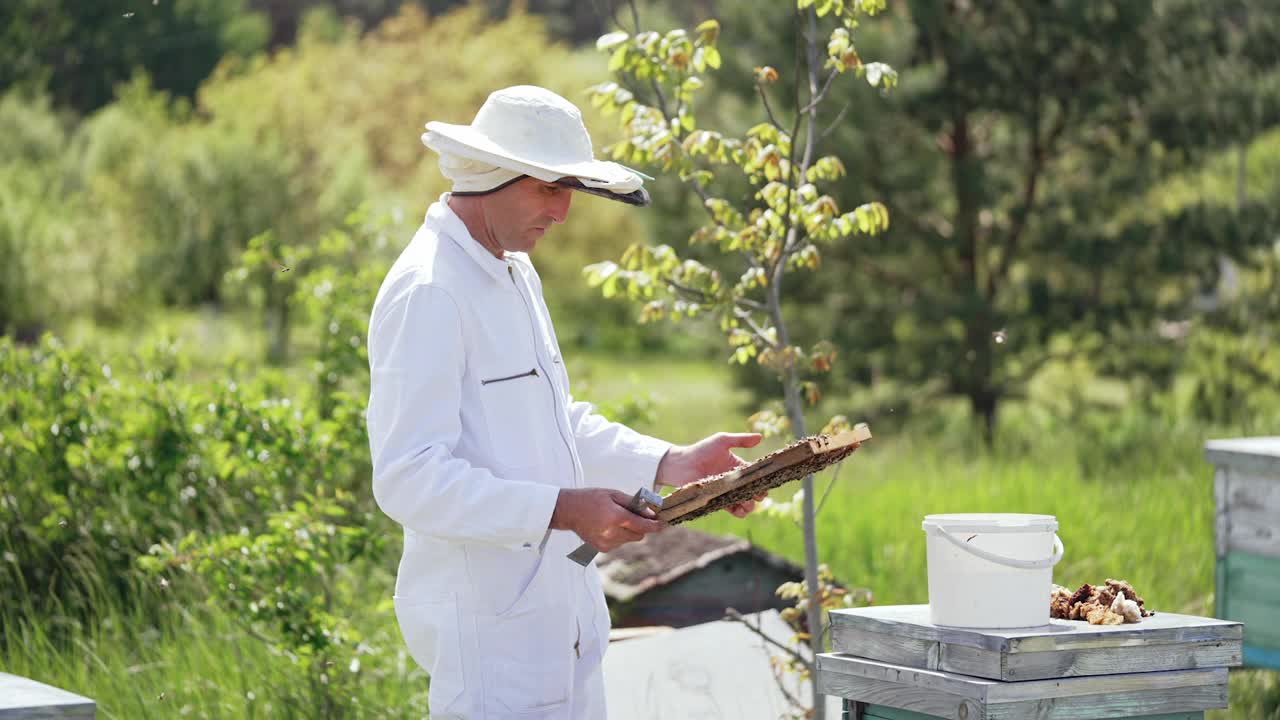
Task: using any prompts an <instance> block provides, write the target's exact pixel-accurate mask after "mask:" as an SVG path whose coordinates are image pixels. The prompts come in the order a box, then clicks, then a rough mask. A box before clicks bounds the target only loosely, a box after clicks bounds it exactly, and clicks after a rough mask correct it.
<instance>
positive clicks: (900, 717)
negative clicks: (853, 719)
mask: <svg viewBox="0 0 1280 720" xmlns="http://www.w3.org/2000/svg"><path fill="white" fill-rule="evenodd" d="M862 717H864V718H866V719H867V720H935V717H936V716H934V715H924V714H922V713H918V712H913V711H911V710H902V709H900V708H894V707H889V706H888V705H868V706H867V709H866V711H865V712H863V714H862Z"/></svg>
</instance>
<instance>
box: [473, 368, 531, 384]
mask: <svg viewBox="0 0 1280 720" xmlns="http://www.w3.org/2000/svg"><path fill="white" fill-rule="evenodd" d="M527 377H538V368H531V369H530V370H529V372H522V373H520V374H519V375H508V376H506V377H500V378H491V379H489V380H481V381H480V384H481V385H488V384H489V383H499V382H506V381H508V380H519V379H520V378H527Z"/></svg>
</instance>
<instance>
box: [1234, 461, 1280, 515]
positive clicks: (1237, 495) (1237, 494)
mask: <svg viewBox="0 0 1280 720" xmlns="http://www.w3.org/2000/svg"><path fill="white" fill-rule="evenodd" d="M1227 472H1229V473H1230V474H1231V486H1230V489H1229V491H1228V492H1227V496H1226V498H1225V499H1226V505H1228V506H1229V507H1230V508H1231V511H1232V512H1235V511H1237V510H1247V511H1255V512H1260V513H1271V514H1272V516H1273V517H1277V518H1278V519H1280V475H1260V474H1258V473H1252V472H1246V471H1242V470H1236V469H1233V468H1227Z"/></svg>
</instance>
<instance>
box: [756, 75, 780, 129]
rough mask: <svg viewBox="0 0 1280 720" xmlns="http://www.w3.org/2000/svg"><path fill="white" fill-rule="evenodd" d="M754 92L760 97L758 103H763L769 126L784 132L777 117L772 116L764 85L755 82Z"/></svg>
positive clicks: (771, 108)
mask: <svg viewBox="0 0 1280 720" xmlns="http://www.w3.org/2000/svg"><path fill="white" fill-rule="evenodd" d="M756 92H757V93H759V95H760V102H762V103H764V111H765V113H766V114H767V115H768V116H769V122H770V124H772V125H773V126H774V127H776V128H778V131H779V132H786V129H785V128H783V127H782V123H780V122H778V117H777V116H776V115H774V114H773V105H772V104H771V103H770V102H769V95H768V94H767V93H765V91H764V85H763V84H762V83H761V82H760V81H759V80H757V81H756Z"/></svg>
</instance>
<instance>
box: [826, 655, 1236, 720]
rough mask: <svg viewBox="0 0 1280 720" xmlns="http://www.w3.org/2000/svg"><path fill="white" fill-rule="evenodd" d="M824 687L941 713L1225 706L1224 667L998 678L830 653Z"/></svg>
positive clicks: (1134, 711) (1052, 714)
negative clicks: (977, 676) (1021, 678)
mask: <svg viewBox="0 0 1280 720" xmlns="http://www.w3.org/2000/svg"><path fill="white" fill-rule="evenodd" d="M818 686H819V689H820V690H821V691H822V692H825V693H828V694H837V695H840V696H841V697H845V698H850V699H856V700H859V701H861V702H865V703H868V704H874V705H886V706H889V707H894V708H899V709H904V710H911V711H914V712H918V713H924V714H927V715H934V716H937V717H944V718H961V719H963V720H976V719H977V718H1009V719H1013V718H1028V717H1034V718H1040V719H1042V720H1050V719H1053V718H1059V719H1062V720H1072V719H1076V718H1102V717H1129V716H1132V715H1152V714H1159V713H1174V712H1197V711H1203V710H1208V709H1212V708H1219V707H1226V700H1227V670H1226V668H1210V669H1199V670H1177V671H1169V672H1141V673H1128V674H1124V675H1096V676H1091V677H1076V678H1061V679H1051V680H1031V681H1025V682H996V681H992V680H986V679H982V678H974V677H968V676H964V675H958V674H954V673H946V672H941V671H931V670H917V669H914V668H909V667H903V666H899V665H892V664H889V663H882V662H876V661H874V660H867V659H865V658H857V657H852V656H847V655H837V654H828V655H821V656H819V659H818Z"/></svg>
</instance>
